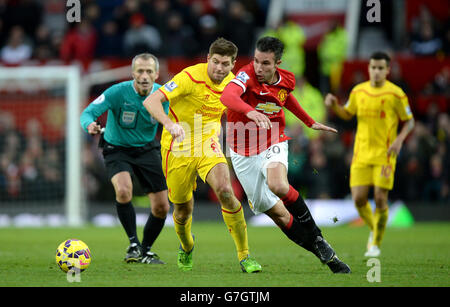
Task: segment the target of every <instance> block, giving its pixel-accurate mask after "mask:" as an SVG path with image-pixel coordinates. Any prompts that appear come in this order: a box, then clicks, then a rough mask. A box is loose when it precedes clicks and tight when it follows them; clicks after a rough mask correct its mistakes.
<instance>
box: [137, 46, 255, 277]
mask: <svg viewBox="0 0 450 307" xmlns="http://www.w3.org/2000/svg"><path fill="white" fill-rule="evenodd" d="M237 50H238V49H237V47H236V45H234V44H233V43H232V42H230V41H227V40H225V39H223V38H219V39H217V40H216V41H214V42H213V43H212V44H211V46H210V49H209V53H208V57H207V63H200V64H197V65H193V66H190V67H187V68H185V69H184V70H182V71H181V72H180V73H178V74H177V75H175V76H174V77H173V78H172V80H170V81H169V82H167V83H166V84H165V85H164V86H162V87H161V88H160V89H159V90H158V91H156V92H154V93H153V94H152V95H150V96H149V97H148V98H147V99H146V100H145V101H144V106H145V107H146V109H147V110H148V112H149V113H150V114H151V115H152V116H153V117H154V118H155V119H156V120H157V121H159V122H160V123H161V124H162V125H163V126H164V129H163V133H162V136H161V154H162V167H163V172H164V174H165V176H166V181H167V186H168V188H169V199H170V201H171V202H172V203H173V204H174V212H173V218H174V224H175V231H176V233H177V236H178V238H179V240H180V243H181V246H180V250H179V252H178V267H179V268H180V269H181V270H184V271H187V270H191V269H192V264H193V262H192V250H193V248H194V238H193V236H192V234H191V224H192V212H193V209H194V199H193V191H194V190H195V188H196V180H197V176H200V178H201V179H202V180H203V181H204V182H206V183H208V184H209V185H210V186H211V188H212V189H213V190H214V192H215V193H216V195H217V197H218V199H219V201H220V204H221V206H222V216H223V219H224V221H225V224H226V225H227V227H228V230H229V232H230V234H231V236H232V237H233V240H234V243H235V245H236V249H237V254H238V259H239V262H240V265H241V269H242V271H244V272H248V273H251V272H259V271H261V266H260V265H259V264H258V263H257V262H256V261H255V260H254V259H253V258H251V257H249V248H248V239H247V226H246V222H245V219H244V213H243V209H242V206H241V204H240V202H239V200H238V199H237V198H236V197H235V196H234V193H233V189H232V186H231V182H230V173H229V168H228V163H227V160H226V158H225V156H224V154H223V152H222V149H221V146H220V142H219V134H220V130H221V118H222V115H223V112H224V111H225V109H226V107H225V106H224V105H223V104H222V103H221V102H220V95H221V94H222V91H223V89H224V88H225V86H226V85H227V84H228V83H229V82H230V81H231V80H232V79H233V78H234V74H233V73H232V72H231V70H232V69H233V67H234V64H235V62H236V55H237ZM164 101H169V114H168V115H166V113H164V110H163V107H162V103H163V102H164Z"/></svg>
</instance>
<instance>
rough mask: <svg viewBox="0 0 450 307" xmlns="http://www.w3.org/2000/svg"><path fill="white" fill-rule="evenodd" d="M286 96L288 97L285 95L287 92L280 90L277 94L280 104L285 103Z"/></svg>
mask: <svg viewBox="0 0 450 307" xmlns="http://www.w3.org/2000/svg"><path fill="white" fill-rule="evenodd" d="M287 96H288V94H287V91H286V90H285V89H281V90H280V91H279V92H278V99H279V100H280V102H283V101H285V100H286V98H287Z"/></svg>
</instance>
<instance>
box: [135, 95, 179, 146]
mask: <svg viewBox="0 0 450 307" xmlns="http://www.w3.org/2000/svg"><path fill="white" fill-rule="evenodd" d="M164 101H166V97H165V96H164V94H163V93H162V92H161V91H155V92H153V93H152V94H151V95H150V96H148V97H147V98H146V99H145V100H144V103H143V104H144V107H145V109H147V112H148V113H150V115H151V116H153V118H154V119H156V120H157V121H158V122H159V123H160V124H161V125H163V126H164V128H165V129H166V130H167V131H168V132H169V133H170V134H171V135H172V137H173V138H174V139H176V140H177V141H179V142H181V141H182V140H184V136H185V132H184V129H183V127H181V125H179V124H176V123H174V122H173V121H172V120H171V119H170V118H169V116H167V114H166V112H164V108H163V106H162V103H163V102H164Z"/></svg>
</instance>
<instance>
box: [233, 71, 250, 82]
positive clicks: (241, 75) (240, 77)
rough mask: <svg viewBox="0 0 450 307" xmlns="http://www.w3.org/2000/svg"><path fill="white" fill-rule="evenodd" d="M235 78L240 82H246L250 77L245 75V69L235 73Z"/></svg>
mask: <svg viewBox="0 0 450 307" xmlns="http://www.w3.org/2000/svg"><path fill="white" fill-rule="evenodd" d="M236 79H238V80H239V81H241V82H242V83H247V80H248V79H250V77H249V76H248V75H247V73H246V72H245V71H241V72H240V73H238V74H237V76H236Z"/></svg>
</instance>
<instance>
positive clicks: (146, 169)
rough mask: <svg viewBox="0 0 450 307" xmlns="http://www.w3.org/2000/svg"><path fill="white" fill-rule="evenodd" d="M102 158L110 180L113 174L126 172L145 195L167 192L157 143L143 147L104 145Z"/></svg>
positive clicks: (159, 148)
mask: <svg viewBox="0 0 450 307" xmlns="http://www.w3.org/2000/svg"><path fill="white" fill-rule="evenodd" d="M103 157H104V161H105V166H106V171H107V172H108V177H109V179H110V180H111V178H112V177H113V176H114V175H115V174H117V173H119V172H123V171H126V172H129V173H130V174H131V175H133V174H134V175H135V176H136V178H137V179H138V180H139V184H140V186H141V187H142V190H143V191H144V192H145V193H146V194H148V193H156V192H160V191H164V190H167V184H166V178H165V177H164V173H163V171H162V166H161V147H160V145H159V144H158V143H157V142H154V141H153V142H150V143H149V144H147V145H145V146H143V147H121V146H115V145H111V144H109V143H105V144H104V146H103Z"/></svg>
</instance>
